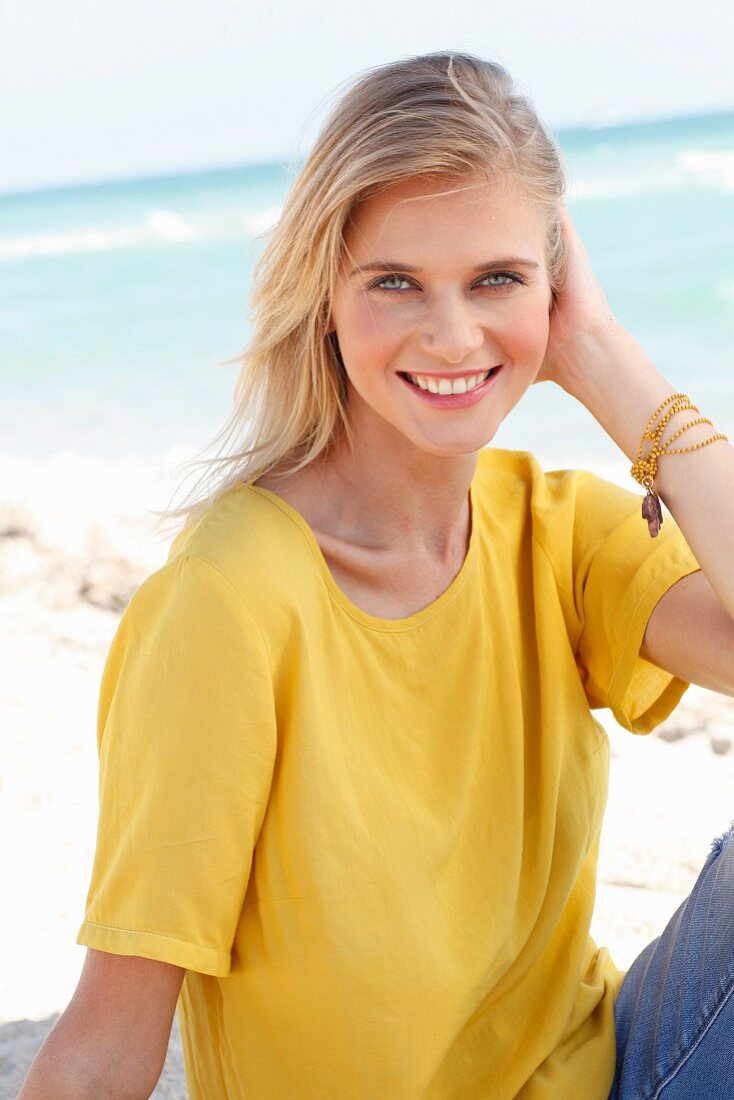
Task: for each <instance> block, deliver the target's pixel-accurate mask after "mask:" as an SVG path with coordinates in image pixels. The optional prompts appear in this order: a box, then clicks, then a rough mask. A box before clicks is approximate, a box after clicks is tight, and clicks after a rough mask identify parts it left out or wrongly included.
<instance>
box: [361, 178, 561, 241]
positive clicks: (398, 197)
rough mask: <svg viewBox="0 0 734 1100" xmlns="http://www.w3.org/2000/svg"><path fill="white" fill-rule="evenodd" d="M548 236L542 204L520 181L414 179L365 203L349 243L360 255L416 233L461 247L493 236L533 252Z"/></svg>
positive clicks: (394, 186)
mask: <svg viewBox="0 0 734 1100" xmlns="http://www.w3.org/2000/svg"><path fill="white" fill-rule="evenodd" d="M544 230H545V220H544V215H543V212H542V210H541V208H540V206H539V204H538V203H535V202H533V200H532V199H531V197H530V196H529V195H528V194H527V192H526V191H525V190H523V189H522V187H521V186H520V185H519V184H518V183H517V182H516V181H513V180H507V181H505V180H502V181H488V180H487V179H486V178H483V177H480V176H468V177H464V178H463V179H458V180H449V179H445V178H444V179H441V178H436V177H415V178H411V179H406V180H399V181H398V182H396V183H392V184H389V185H388V186H386V187H383V188H381V189H380V190H379V191H377V192H375V193H374V194H372V195H370V196H368V197H367V198H365V199H363V200H362V202H361V203H359V204H358V205H357V206H356V208H355V209H354V210H353V211H352V213H351V216H350V219H349V221H348V223H347V226H346V227H345V233H344V237H345V241H346V243H347V245H348V247H349V249H350V251H353V252H355V253H356V251H357V250H360V251H363V250H364V249H365V248H374V247H378V246H382V245H384V246H387V245H388V244H389V243H390V242H392V241H395V242H405V241H406V240H409V239H410V238H411V237H414V236H415V234H416V233H417V234H419V235H420V236H421V237H423V238H424V237H425V236H426V234H431V235H433V236H434V237H435V236H437V235H439V234H444V235H449V236H451V237H452V239H453V240H454V242H455V243H456V244H457V245H458V244H459V242H460V241H461V240H462V239H464V238H470V237H472V236H474V237H476V236H481V237H484V238H486V236H487V235H489V236H491V237H492V238H493V239H496V241H497V243H498V244H501V243H502V242H507V244H508V245H509V244H510V243H512V242H513V241H514V242H515V243H517V241H518V238H521V239H522V241H523V242H524V243H525V244H526V246H529V245H530V243H531V241H532V240H533V239H534V238H537V237H538V236H540V237H541V238H544Z"/></svg>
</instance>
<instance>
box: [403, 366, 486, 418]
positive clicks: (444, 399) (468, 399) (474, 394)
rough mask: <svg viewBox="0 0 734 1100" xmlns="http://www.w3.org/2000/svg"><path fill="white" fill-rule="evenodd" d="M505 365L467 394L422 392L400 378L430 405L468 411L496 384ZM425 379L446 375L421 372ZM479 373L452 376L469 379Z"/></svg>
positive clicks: (471, 372)
mask: <svg viewBox="0 0 734 1100" xmlns="http://www.w3.org/2000/svg"><path fill="white" fill-rule="evenodd" d="M503 367H504V364H503V363H500V364H498V370H497V371H496V373H495V374H493V375H491V377H489V378H485V380H484V381H483V382H482V383H481V384H480V385H479V386H475V387H474V389H473V390H467V392H466V393H431V392H430V390H422V389H421V388H420V386H414V385H413V383H412V382H409V381H408V379H407V378H403V376H402V374H399V375H398V378H399V379H400V381H401V382H402V383H403V385H405V386H407V387H408V389H409V390H410V391H411V393H414V394H416V395H417V396H418V397H422V398H423V400H424V401H427V402H428V404H429V405H434V406H435V407H436V408H437V409H466V408H468V407H469V406H470V405H476V404H477V402H478V401H481V400H482V398H483V397H484V395H485V394H486V393H488V392H489V390H491V389H492V386H493V385H494V384H495V382H496V381H497V379H498V378H499V376H500V375H501V374H502V369H503ZM420 373H421V377H423V378H446V377H448V376H447V375H446V374H425V373H424V372H423V371H421V372H420ZM476 373H477V371H476V370H473V371H463V372H461V371H458V372H457V373H456V374H452V375H451V377H452V378H467V377H471V375H472V374H476Z"/></svg>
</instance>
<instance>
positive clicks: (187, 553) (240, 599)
mask: <svg viewBox="0 0 734 1100" xmlns="http://www.w3.org/2000/svg"><path fill="white" fill-rule="evenodd" d="M187 559H188V560H190V561H198V562H201V563H202V564H203V565H208V566H209V568H210V569H211V570H212V572H214V573H216V574H217V576H218V577H219V578H220V580H222V581H223V582H224V584H225V585H226V587H227V588H228V589H229V590H230V591H231V592H233V593H234V595H235V597H236V599H237V603H238V604H239V606H240V607H241V608H242V610H243V611H244V612H245V615H246V616H247V618H248V619H249V620H250V621H251V623H252V625H253V627H254V628H255V630H256V631H257V636H258V638H259V639H260V645H261V646H262V648H263V651H264V653H265V655H266V656H268V654H269V652H270V651H269V649H268V646H267V644H266V642H265V637H264V635H263V632H262V629H261V627H260V624H259V623H258V621H257V618H256V617H255V615H253V613H252V611H250V608H249V607H248V606H247V604H246V603H245V599H244V596H243V595H242V593H241V592H240V590H239V589H238V588H237V587H236V586H235V585H234V584H233V583H232V581H231V580H230V579H229V577H228V576H227V575H226V573H223V572H222V570H221V569H220V568H219V566H218V565H216V564H215V562H213V561H211V560H210V559H209V558H205V557H204V556H203V555H202V554H197V553H194V552H193V551H191V550H182V551H181V560H182V561H186V560H187ZM268 663H270V660H269V658H268Z"/></svg>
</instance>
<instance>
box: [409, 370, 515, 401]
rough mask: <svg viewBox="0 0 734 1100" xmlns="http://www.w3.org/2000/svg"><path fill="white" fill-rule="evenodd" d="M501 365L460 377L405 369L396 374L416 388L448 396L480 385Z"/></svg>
mask: <svg viewBox="0 0 734 1100" xmlns="http://www.w3.org/2000/svg"><path fill="white" fill-rule="evenodd" d="M501 365H502V364H500V365H499V366H497V367H492V368H491V369H490V370H485V371H478V372H477V373H476V374H470V375H462V376H461V377H460V378H458V377H450V376H448V375H447V376H445V377H443V378H437V377H435V376H433V375H427V374H408V372H407V371H398V374H399V375H400V376H401V378H404V379H405V380H406V381H407V382H410V383H411V384H412V385H413V386H416V387H417V388H418V389H421V390H425V391H427V392H428V393H435V394H439V395H442V396H446V397H448V396H449V395H451V394H454V393H469V392H471V390H474V389H476V388H477V386H481V385H482V383H483V382H486V381H487V379H488V378H491V377H492V376H493V375H495V374H496V373H497V371H498V370H499V369H500V366H501Z"/></svg>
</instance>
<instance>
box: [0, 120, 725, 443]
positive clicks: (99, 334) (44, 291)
mask: <svg viewBox="0 0 734 1100" xmlns="http://www.w3.org/2000/svg"><path fill="white" fill-rule="evenodd" d="M557 137H558V140H559V143H560V146H561V149H562V151H563V154H564V159H565V163H566V167H567V172H568V177H569V184H570V188H569V196H568V207H569V210H570V211H571V214H572V215H573V218H574V221H575V223H576V226H577V228H578V230H579V232H580V234H581V236H582V239H583V240H584V242H585V244H586V247H587V249H588V250H589V253H590V255H591V258H592V262H593V264H594V268H595V270H596V272H597V274H598V276H599V278H600V279H601V282H602V284H603V286H604V288H605V290H606V293H607V296H608V298H609V300H610V303H611V305H612V308H613V309H614V311H615V313H616V315H617V316H618V317H619V319H620V320H621V321H622V323H623V324H625V325H626V326H627V327H628V328H629V329H630V330H631V331H632V332H633V333H634V335H635V336H636V337H637V339H638V340H639V341H640V342H641V343H642V345H643V347H644V348H645V350H646V351H647V353H648V355H650V357H651V358H652V359H653V361H654V362H655V363H656V365H657V366H658V367H659V369H660V370H661V371H662V372H663V373H664V374H665V375H666V376H667V377H668V378H669V379H670V380H671V382H673V384H675V385H676V387H678V388H682V389H684V390H685V391H686V392H688V393H690V395H691V396H692V397H693V400H694V401H695V402H696V403H697V404H699V405H700V406H701V409H702V412H703V414H704V415H709V416H711V417H712V418H713V419H714V420H715V422H716V424H717V427H718V428H720V430H724V431H728V432H730V433H734V216H733V215H734V112H732V113H728V114H720V115H711V116H698V117H693V118H686V119H669V120H663V121H658V122H654V123H645V124H636V125H628V126H621V127H615V128H605V129H576V130H568V131H559V132H558V134H557ZM292 171H293V169H292V168H290V169H289V168H288V167H287V166H286V165H285V164H267V165H259V166H255V167H246V168H232V169H227V170H217V171H211V172H205V173H196V174H186V175H175V176H168V177H161V178H156V179H141V180H133V181H121V182H111V183H107V184H95V185H89V186H83V187H70V188H64V189H59V190H53V191H43V192H34V193H31V192H29V193H26V194H17V195H6V196H0V341H1V346H2V350H1V351H0V383H1V391H0V393H1V397H2V403H1V406H0V451H6V452H8V451H9V452H12V453H14V454H19V455H27V456H41V455H46V454H49V453H50V452H54V451H59V450H72V451H75V452H78V453H79V454H95V455H100V456H107V457H113V456H120V455H130V454H138V455H142V456H145V455H157V454H160V453H162V452H164V451H166V450H167V449H168V448H170V447H173V446H175V445H179V444H183V445H187V446H190V447H195V448H197V449H198V448H200V447H203V446H204V445H205V444H207V443H209V442H210V441H211V440H212V438H213V437H214V435H215V434H216V433H217V431H218V430H219V429H220V427H221V426H222V424H223V423H224V420H225V419H226V417H227V415H228V414H229V411H230V408H231V395H232V388H233V385H234V380H235V377H236V372H237V368H236V366H235V365H229V366H225V365H222V363H223V361H224V360H226V359H229V358H232V357H233V356H235V355H237V354H238V353H239V352H240V351H241V350H242V349H243V348H244V346H245V344H246V342H247V335H248V294H249V287H250V279H251V273H252V266H253V262H254V260H255V258H256V256H257V254H258V252H259V249H260V248H261V243H260V242H259V241H258V240H257V235H258V234H260V233H263V232H264V231H265V230H266V229H267V228H268V227H269V226H270V225H272V224H273V223H274V222H275V221H276V220H277V217H278V210H279V208H280V205H281V204H282V201H283V198H284V196H285V194H286V190H287V187H288V185H289V180H290V178H292ZM289 172H290V173H291V175H290V176H289ZM494 442H495V443H497V445H499V446H518V447H526V448H527V449H529V450H535V451H541V450H542V451H543V452H544V453H546V454H551V455H558V456H559V457H565V456H567V455H568V453H569V451H570V452H572V453H574V454H576V453H578V454H579V455H584V454H597V453H598V454H605V455H607V456H609V457H611V456H618V455H619V452H618V451H616V448H614V447H613V445H611V443H610V442H609V441H608V440H606V437H605V436H604V433H603V431H602V429H601V428H600V426H599V425H598V424H597V423H596V422H595V421H594V420H593V418H592V417H591V416H590V414H589V413H587V411H586V410H585V409H583V408H582V407H581V406H580V405H579V404H578V402H575V401H574V400H573V399H572V398H570V397H568V395H566V394H564V393H562V392H561V391H560V390H559V389H558V387H555V386H552V385H550V384H543V385H539V386H534V387H531V390H530V391H529V392H528V394H527V395H526V397H525V398H523V400H522V401H521V402H520V404H519V405H518V406H517V408H516V409H515V410H513V412H512V414H511V415H510V417H508V419H507V421H506V422H505V423H504V424H503V425H502V428H501V429H500V432H499V433H498V435H497V436H496V437H495V441H494Z"/></svg>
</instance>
